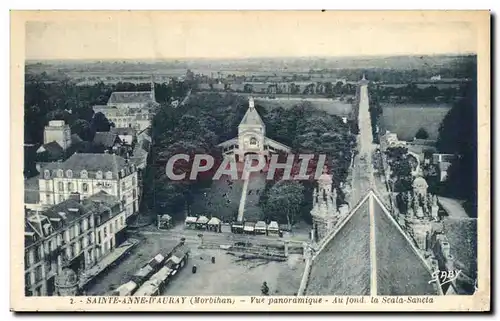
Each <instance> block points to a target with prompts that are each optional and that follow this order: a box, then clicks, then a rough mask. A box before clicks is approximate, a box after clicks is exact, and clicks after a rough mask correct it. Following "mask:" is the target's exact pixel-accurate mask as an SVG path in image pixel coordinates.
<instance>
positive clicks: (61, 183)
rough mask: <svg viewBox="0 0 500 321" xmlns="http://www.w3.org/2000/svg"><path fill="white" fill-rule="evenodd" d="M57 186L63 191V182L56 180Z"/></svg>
mask: <svg viewBox="0 0 500 321" xmlns="http://www.w3.org/2000/svg"><path fill="white" fill-rule="evenodd" d="M57 187H58V189H59V192H64V183H63V182H58V183H57Z"/></svg>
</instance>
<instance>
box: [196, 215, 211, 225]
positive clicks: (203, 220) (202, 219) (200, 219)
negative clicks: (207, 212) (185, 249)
mask: <svg viewBox="0 0 500 321" xmlns="http://www.w3.org/2000/svg"><path fill="white" fill-rule="evenodd" d="M208 221H209V219H208V217H206V216H200V217H198V220H197V221H196V224H207V223H208Z"/></svg>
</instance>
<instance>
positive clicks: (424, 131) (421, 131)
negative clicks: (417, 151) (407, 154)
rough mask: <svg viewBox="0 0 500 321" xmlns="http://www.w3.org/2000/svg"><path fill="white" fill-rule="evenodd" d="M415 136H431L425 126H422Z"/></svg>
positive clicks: (418, 137)
mask: <svg viewBox="0 0 500 321" xmlns="http://www.w3.org/2000/svg"><path fill="white" fill-rule="evenodd" d="M415 138H417V139H427V138H429V133H427V131H426V130H425V129H424V128H423V127H420V128H419V130H418V131H417V133H416V134H415Z"/></svg>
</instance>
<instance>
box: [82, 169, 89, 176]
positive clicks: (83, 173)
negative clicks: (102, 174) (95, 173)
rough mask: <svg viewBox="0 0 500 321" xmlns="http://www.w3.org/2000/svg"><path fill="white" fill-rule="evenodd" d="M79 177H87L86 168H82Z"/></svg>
mask: <svg viewBox="0 0 500 321" xmlns="http://www.w3.org/2000/svg"><path fill="white" fill-rule="evenodd" d="M80 177H81V178H88V177H89V173H88V172H87V171H86V170H83V171H81V172H80Z"/></svg>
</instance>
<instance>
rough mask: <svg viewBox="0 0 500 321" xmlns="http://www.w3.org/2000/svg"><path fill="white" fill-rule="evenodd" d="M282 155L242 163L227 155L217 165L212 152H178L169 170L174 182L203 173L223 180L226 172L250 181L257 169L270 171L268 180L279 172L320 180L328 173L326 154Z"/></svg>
mask: <svg viewBox="0 0 500 321" xmlns="http://www.w3.org/2000/svg"><path fill="white" fill-rule="evenodd" d="M279 158H280V155H277V154H273V155H271V157H270V158H269V159H266V157H264V156H263V155H258V154H249V155H246V156H245V157H244V160H243V161H242V162H237V161H236V160H235V158H232V157H225V158H224V159H223V160H222V162H220V164H218V165H216V162H215V159H214V157H213V156H211V155H208V154H196V155H194V158H193V159H191V157H190V156H189V155H187V154H176V155H174V156H172V157H171V158H169V160H168V162H167V164H166V168H165V169H166V175H167V177H168V178H169V179H171V180H174V181H178V180H186V179H189V180H196V179H197V178H198V177H199V175H200V174H206V175H210V176H211V177H212V179H213V180H219V179H221V177H222V176H223V175H227V176H229V177H231V179H233V180H237V179H240V178H241V179H244V180H246V179H248V178H249V177H250V175H251V173H256V172H265V173H267V175H266V179H267V180H272V179H276V177H277V174H278V172H279V177H280V180H310V179H318V178H319V177H320V176H321V175H322V174H323V173H325V172H326V166H325V163H326V155H314V154H299V155H293V154H288V155H286V161H285V162H283V161H282V160H281V161H280V159H279ZM240 173H241V175H240Z"/></svg>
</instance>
